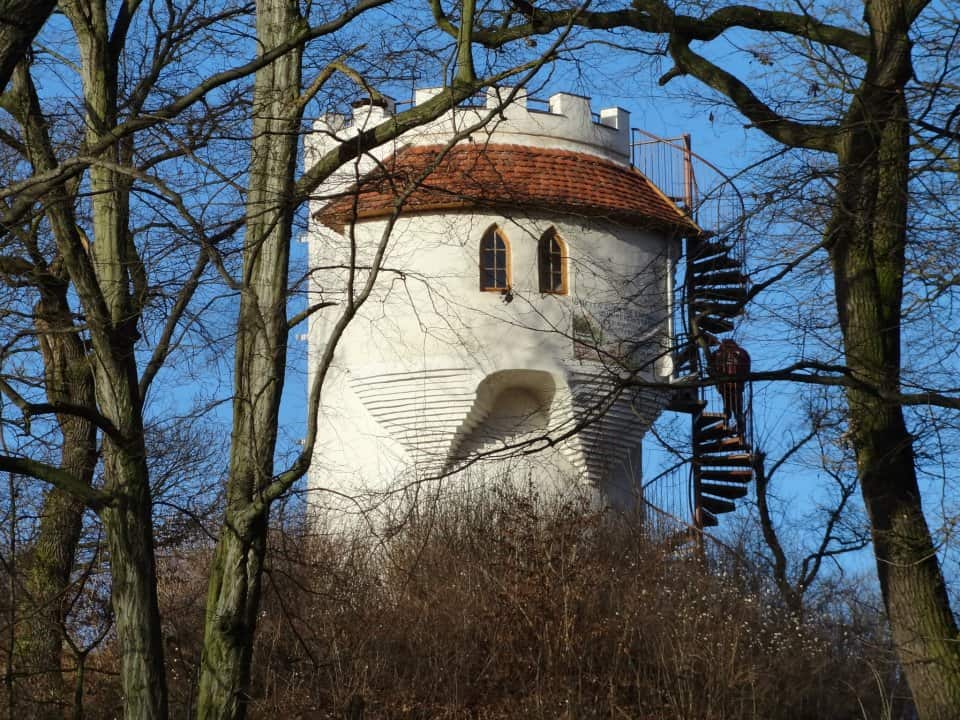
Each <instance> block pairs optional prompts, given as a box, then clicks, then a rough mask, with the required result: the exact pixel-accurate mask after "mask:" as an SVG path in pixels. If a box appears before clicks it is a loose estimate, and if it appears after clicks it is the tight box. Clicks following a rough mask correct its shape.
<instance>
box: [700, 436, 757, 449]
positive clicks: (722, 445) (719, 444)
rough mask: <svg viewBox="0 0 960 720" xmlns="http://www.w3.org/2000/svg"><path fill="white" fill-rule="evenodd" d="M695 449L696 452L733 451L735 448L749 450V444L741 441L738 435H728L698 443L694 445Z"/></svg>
mask: <svg viewBox="0 0 960 720" xmlns="http://www.w3.org/2000/svg"><path fill="white" fill-rule="evenodd" d="M696 449H697V452H698V453H717V452H734V451H736V450H745V451H747V452H749V451H750V446H749V445H748V444H747V443H745V442H744V441H743V438H742V437H741V436H740V435H730V436H729V437H725V438H721V439H720V440H711V441H710V442H704V443H700V444H698V445H696Z"/></svg>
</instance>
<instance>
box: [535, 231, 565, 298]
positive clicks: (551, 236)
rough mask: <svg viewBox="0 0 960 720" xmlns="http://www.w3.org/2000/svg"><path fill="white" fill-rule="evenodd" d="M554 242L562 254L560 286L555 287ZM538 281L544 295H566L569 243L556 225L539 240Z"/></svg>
mask: <svg viewBox="0 0 960 720" xmlns="http://www.w3.org/2000/svg"><path fill="white" fill-rule="evenodd" d="M553 243H556V244H557V249H558V250H559V254H560V288H559V289H553V288H552V285H553V283H552V282H550V280H552V276H553V274H554V272H555V270H554V268H553V265H552V258H553V254H554V253H553ZM545 281H546V282H545ZM537 283H538V284H539V286H540V293H541V294H542V295H566V294H567V292H568V285H567V244H566V243H565V242H564V241H563V238H562V237H560V233H558V232H557V229H556V228H554V227H551V228H549V229H548V230H547V231H546V232H545V233H543V235H541V236H540V240H538V241H537Z"/></svg>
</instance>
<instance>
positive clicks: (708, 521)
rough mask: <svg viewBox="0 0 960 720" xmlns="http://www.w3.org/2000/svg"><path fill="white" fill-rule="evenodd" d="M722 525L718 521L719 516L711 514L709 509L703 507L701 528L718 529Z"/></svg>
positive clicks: (701, 510) (701, 509)
mask: <svg viewBox="0 0 960 720" xmlns="http://www.w3.org/2000/svg"><path fill="white" fill-rule="evenodd" d="M719 524H720V521H719V520H717V516H716V515H714V514H713V513H712V512H710V511H709V510H708V509H706V508H704V507H701V508H700V525H701V527H716V526H717V525H719Z"/></svg>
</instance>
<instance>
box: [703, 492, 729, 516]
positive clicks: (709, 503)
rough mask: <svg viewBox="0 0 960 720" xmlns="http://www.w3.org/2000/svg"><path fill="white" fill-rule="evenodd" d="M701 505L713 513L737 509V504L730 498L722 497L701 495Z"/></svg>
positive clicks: (717, 513)
mask: <svg viewBox="0 0 960 720" xmlns="http://www.w3.org/2000/svg"><path fill="white" fill-rule="evenodd" d="M700 507H701V508H703V509H705V510H707V511H708V512H710V513H711V514H713V515H721V514H723V513H729V512H733V511H734V510H736V509H737V506H736V505H735V504H734V503H732V502H731V501H730V500H721V499H720V498H713V497H707V496H701V498H700Z"/></svg>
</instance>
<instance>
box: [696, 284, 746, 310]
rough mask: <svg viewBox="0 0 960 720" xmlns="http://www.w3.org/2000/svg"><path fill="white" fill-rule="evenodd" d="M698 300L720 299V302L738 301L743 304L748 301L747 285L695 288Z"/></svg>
mask: <svg viewBox="0 0 960 720" xmlns="http://www.w3.org/2000/svg"><path fill="white" fill-rule="evenodd" d="M693 294H694V296H695V297H696V299H697V300H700V299H704V300H719V301H720V302H729V303H737V304H740V305H742V304H743V303H745V302H746V301H747V294H748V290H747V288H746V286H740V287H728V288H716V289H714V288H695V289H694V291H693Z"/></svg>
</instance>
